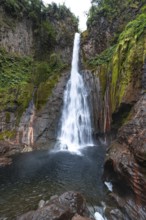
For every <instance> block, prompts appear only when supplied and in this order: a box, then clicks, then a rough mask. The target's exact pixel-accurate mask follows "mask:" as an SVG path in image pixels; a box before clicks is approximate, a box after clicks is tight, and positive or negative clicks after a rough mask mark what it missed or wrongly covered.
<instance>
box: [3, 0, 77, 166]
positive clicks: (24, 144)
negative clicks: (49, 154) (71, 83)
mask: <svg viewBox="0 0 146 220" xmlns="http://www.w3.org/2000/svg"><path fill="white" fill-rule="evenodd" d="M0 12H1V13H0V72H1V75H0V106H1V107H0V148H1V150H0V152H1V155H4V154H5V155H6V154H7V155H10V154H11V153H15V152H20V151H28V150H32V149H33V148H34V147H35V146H38V145H39V146H40V145H41V146H42V145H46V143H47V142H49V141H50V140H54V138H55V137H56V134H57V130H56V128H57V126H58V123H59V115H60V113H61V106H62V97H63V90H64V87H65V83H66V80H67V78H68V74H69V69H70V64H71V57H72V48H73V39H74V34H75V32H77V30H78V19H77V18H76V17H75V16H74V15H73V14H72V13H71V12H70V10H69V9H68V8H66V6H65V5H60V6H58V5H56V4H55V3H53V4H50V5H48V6H44V5H43V4H42V1H37V3H36V4H35V5H34V4H33V1H30V4H27V1H26V2H23V3H22V2H20V1H17V0H16V1H14V2H11V1H7V2H5V1H2V2H1V4H0ZM18 12H19V13H18ZM4 161H5V160H4V159H2V164H4ZM6 161H7V160H6ZM6 163H7V162H6Z"/></svg>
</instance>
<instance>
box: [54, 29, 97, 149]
mask: <svg viewBox="0 0 146 220" xmlns="http://www.w3.org/2000/svg"><path fill="white" fill-rule="evenodd" d="M79 47H80V34H78V33H76V34H75V39H74V48H73V58H72V69H71V76H70V79H69V81H68V82H67V86H66V90H65V93H64V105H63V111H62V117H61V129H60V132H59V135H58V140H59V145H58V146H59V149H60V150H69V151H72V152H78V150H79V149H81V148H83V147H85V146H91V145H93V140H92V129H91V120H90V112H89V107H88V102H87V91H86V88H85V85H84V81H83V78H82V76H81V75H80V73H79V71H78V62H79Z"/></svg>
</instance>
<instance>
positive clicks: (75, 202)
mask: <svg viewBox="0 0 146 220" xmlns="http://www.w3.org/2000/svg"><path fill="white" fill-rule="evenodd" d="M75 214H78V215H79V216H76V217H78V218H76V217H75V218H74V220H77V219H78V220H88V218H79V217H80V216H87V217H88V215H89V213H88V209H87V206H86V202H85V199H84V197H83V196H82V195H81V194H80V193H78V192H73V191H69V192H65V193H64V194H62V195H61V196H55V197H52V198H51V199H50V200H49V201H48V202H46V203H45V206H43V207H42V208H39V209H37V210H36V211H30V212H27V213H25V214H24V215H22V216H20V217H18V218H17V220H32V219H33V220H44V219H45V220H72V218H73V217H74V216H75Z"/></svg>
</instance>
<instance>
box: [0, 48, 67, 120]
mask: <svg viewBox="0 0 146 220" xmlns="http://www.w3.org/2000/svg"><path fill="white" fill-rule="evenodd" d="M65 68H66V65H65V64H64V63H63V62H62V61H61V58H60V57H59V55H57V54H55V53H53V54H51V56H50V60H49V62H48V63H47V62H45V61H33V60H32V58H30V57H23V58H22V57H20V56H18V55H14V54H10V53H7V52H6V51H5V50H2V49H1V50H0V110H1V111H3V110H5V111H12V112H13V111H16V114H17V116H19V117H18V118H20V116H21V114H22V113H23V111H24V110H25V109H26V108H27V106H28V104H29V101H30V100H31V99H32V94H33V90H34V88H38V91H37V94H39V91H40V90H41V93H42V94H43V95H44V97H45V98H42V99H43V102H42V103H43V104H44V103H45V101H46V100H47V97H48V96H49V94H50V93H51V90H52V89H53V87H54V85H55V82H56V79H57V78H58V76H59V73H60V72H61V71H63V70H64V69H65ZM42 85H43V86H42ZM46 85H48V86H49V88H48V90H49V92H48V91H46ZM40 88H41V89H40ZM43 89H44V91H46V93H45V92H44V91H43ZM44 93H45V94H44ZM38 96H39V95H38ZM44 99H45V101H44ZM40 102H41V101H40ZM40 102H39V103H40ZM37 105H38V104H37ZM40 107H41V106H40V104H39V108H40ZM8 114H9V113H8V112H7V115H6V121H7V122H8V121H9V116H8Z"/></svg>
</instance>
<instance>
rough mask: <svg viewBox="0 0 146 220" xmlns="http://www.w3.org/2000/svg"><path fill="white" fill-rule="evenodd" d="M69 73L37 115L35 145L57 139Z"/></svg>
mask: <svg viewBox="0 0 146 220" xmlns="http://www.w3.org/2000/svg"><path fill="white" fill-rule="evenodd" d="M68 78H69V73H65V74H63V75H62V77H61V78H60V80H59V82H58V83H57V84H56V86H55V87H54V89H53V91H52V95H51V96H50V97H49V98H48V101H47V103H46V105H45V106H44V107H43V108H42V109H41V110H40V111H39V112H37V113H36V115H35V118H34V122H33V130H34V144H36V145H39V144H47V143H48V142H49V141H50V140H55V139H56V137H57V133H58V129H59V122H60V117H61V110H62V105H63V96H64V90H65V86H66V82H67V80H68Z"/></svg>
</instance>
